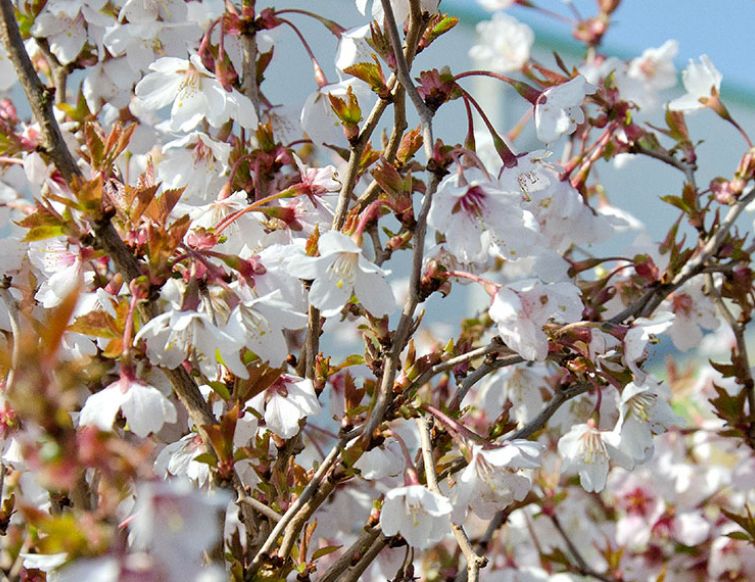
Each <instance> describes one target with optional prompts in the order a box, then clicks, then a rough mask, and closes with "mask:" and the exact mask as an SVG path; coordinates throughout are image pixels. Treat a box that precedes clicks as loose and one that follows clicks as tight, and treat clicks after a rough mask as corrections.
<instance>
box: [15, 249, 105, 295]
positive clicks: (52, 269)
mask: <svg viewBox="0 0 755 582" xmlns="http://www.w3.org/2000/svg"><path fill="white" fill-rule="evenodd" d="M69 246H71V248H69ZM29 260H30V261H31V264H32V265H33V266H34V267H36V269H38V270H39V272H40V274H41V275H42V280H41V285H40V286H39V290H38V291H37V293H36V294H35V295H34V298H35V299H36V300H37V301H39V302H40V303H41V304H42V306H43V307H45V308H47V309H50V308H52V307H55V306H56V305H60V303H61V302H62V301H63V299H65V298H66V297H67V296H68V295H69V294H70V293H72V292H73V290H74V289H75V288H76V287H77V285H80V284H81V283H82V281H83V282H84V283H85V284H88V283H90V282H91V281H92V280H93V279H94V273H92V272H91V271H87V272H84V264H83V260H82V258H81V253H80V252H79V249H77V248H76V247H75V246H72V245H69V244H68V242H67V241H66V240H65V239H63V238H51V239H47V240H44V241H39V242H32V243H31V244H30V245H29Z"/></svg>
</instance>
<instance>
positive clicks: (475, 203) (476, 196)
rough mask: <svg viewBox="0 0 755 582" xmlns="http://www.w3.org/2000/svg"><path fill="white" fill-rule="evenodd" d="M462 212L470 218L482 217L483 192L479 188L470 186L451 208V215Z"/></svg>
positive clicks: (483, 207)
mask: <svg viewBox="0 0 755 582" xmlns="http://www.w3.org/2000/svg"><path fill="white" fill-rule="evenodd" d="M460 210H461V211H464V212H465V213H467V214H471V215H472V216H477V217H479V216H482V213H483V212H484V211H485V191H484V190H483V189H482V188H480V187H479V186H472V187H471V188H469V189H468V190H467V193H466V194H464V196H462V197H461V198H459V200H458V201H457V202H456V204H455V205H454V207H453V211H452V212H453V214H456V213H457V212H459V211H460Z"/></svg>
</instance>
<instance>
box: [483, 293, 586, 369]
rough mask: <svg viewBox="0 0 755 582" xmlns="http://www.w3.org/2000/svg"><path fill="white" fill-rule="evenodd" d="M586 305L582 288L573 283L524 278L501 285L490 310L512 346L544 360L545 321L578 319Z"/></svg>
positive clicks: (546, 342) (507, 341)
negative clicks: (542, 281)
mask: <svg viewBox="0 0 755 582" xmlns="http://www.w3.org/2000/svg"><path fill="white" fill-rule="evenodd" d="M582 309H583V304H582V300H581V298H580V293H579V289H578V288H577V287H576V286H574V285H572V284H571V283H552V284H550V285H543V284H542V283H539V282H537V281H522V282H519V283H515V284H513V285H507V286H505V287H501V289H499V290H498V293H496V295H495V297H494V299H493V304H492V305H491V306H490V310H489V313H490V317H491V318H492V319H493V321H495V322H496V324H497V326H498V333H499V335H500V336H501V338H502V339H503V341H504V343H505V344H506V345H507V346H508V347H510V348H511V349H512V350H514V351H515V352H516V353H518V354H519V355H520V356H522V357H523V358H525V359H526V360H537V361H542V360H545V358H546V356H547V355H548V337H547V336H546V335H545V332H544V331H543V326H544V325H545V323H546V322H548V321H549V320H553V321H556V322H559V323H571V322H575V321H578V320H579V319H580V318H581V317H582Z"/></svg>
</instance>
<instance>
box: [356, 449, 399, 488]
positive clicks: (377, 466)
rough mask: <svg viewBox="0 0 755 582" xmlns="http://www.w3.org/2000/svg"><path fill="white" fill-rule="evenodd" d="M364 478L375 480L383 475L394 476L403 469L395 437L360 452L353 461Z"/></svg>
mask: <svg viewBox="0 0 755 582" xmlns="http://www.w3.org/2000/svg"><path fill="white" fill-rule="evenodd" d="M354 468H355V469H359V472H360V473H361V474H362V477H363V478H364V479H367V480H368V481H377V480H378V479H383V478H384V477H395V476H396V475H400V474H401V471H402V470H403V457H402V455H401V448H400V447H399V444H398V441H396V439H390V440H388V441H386V442H384V443H383V444H381V445H380V446H377V447H375V448H373V449H370V450H369V451H367V452H365V453H363V454H362V456H361V457H359V459H358V460H357V462H356V463H354Z"/></svg>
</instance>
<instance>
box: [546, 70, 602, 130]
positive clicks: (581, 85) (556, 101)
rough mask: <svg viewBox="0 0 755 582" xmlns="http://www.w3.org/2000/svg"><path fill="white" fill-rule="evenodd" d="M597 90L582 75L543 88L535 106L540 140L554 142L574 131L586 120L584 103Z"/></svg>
mask: <svg viewBox="0 0 755 582" xmlns="http://www.w3.org/2000/svg"><path fill="white" fill-rule="evenodd" d="M594 92H595V87H593V86H592V85H590V83H588V82H587V81H586V80H585V78H584V77H583V76H582V75H577V76H576V77H574V78H573V79H571V80H569V81H567V82H566V83H563V84H561V85H556V86H555V87H551V88H550V89H547V90H546V91H544V92H543V93H542V94H541V95H540V97H538V99H537V103H536V105H535V128H536V130H537V139H539V140H540V141H541V142H543V143H548V144H549V143H553V142H554V141H556V140H557V139H558V138H559V137H561V136H562V135H569V134H570V133H574V130H576V129H577V125H579V124H580V123H582V122H583V121H584V120H585V115H584V113H583V112H582V102H583V101H584V99H585V96H587V95H591V94H593V93H594Z"/></svg>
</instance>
